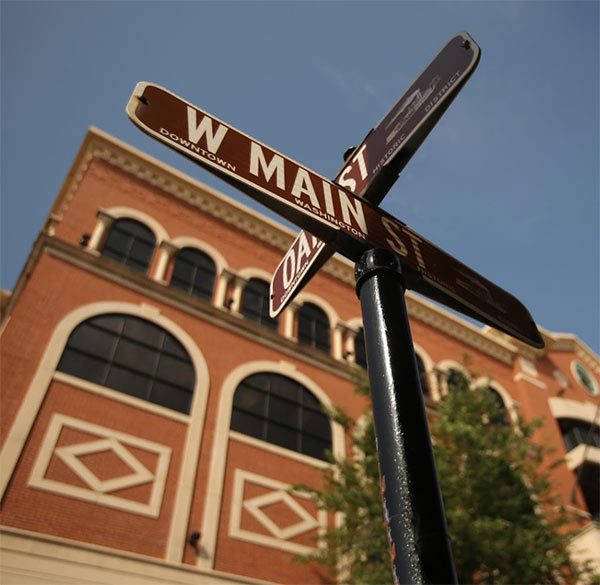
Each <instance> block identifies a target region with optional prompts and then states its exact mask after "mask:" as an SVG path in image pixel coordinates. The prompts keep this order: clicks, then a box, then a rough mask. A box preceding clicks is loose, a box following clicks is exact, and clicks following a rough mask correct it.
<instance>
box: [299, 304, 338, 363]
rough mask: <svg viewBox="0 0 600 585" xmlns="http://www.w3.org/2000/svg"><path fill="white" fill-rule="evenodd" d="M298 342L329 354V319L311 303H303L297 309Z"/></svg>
mask: <svg viewBox="0 0 600 585" xmlns="http://www.w3.org/2000/svg"><path fill="white" fill-rule="evenodd" d="M298 341H299V342H300V343H303V344H304V345H309V346H310V347H315V348H316V349H320V350H322V351H325V352H327V353H329V349H330V343H331V341H330V333H329V319H328V318H327V315H326V314H325V313H324V311H323V310H321V309H320V308H319V307H317V306H316V305H313V304H312V303H304V304H303V305H302V307H300V309H298Z"/></svg>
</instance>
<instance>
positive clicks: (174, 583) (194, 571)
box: [0, 526, 273, 585]
mask: <svg viewBox="0 0 600 585" xmlns="http://www.w3.org/2000/svg"><path fill="white" fill-rule="evenodd" d="M0 558H2V562H1V563H0V582H2V583H7V584H9V583H12V584H17V583H27V584H32V583H35V584H36V585H56V584H57V583H60V584H61V585H81V584H82V583H86V584H87V585H106V584H107V583H119V584H134V583H139V584H141V583H143V584H144V585H165V583H168V584H169V585H240V584H248V585H273V584H272V582H267V581H262V580H259V579H252V578H250V577H243V576H241V575H233V574H231V573H223V572H221V571H212V570H211V571H205V570H202V569H200V568H198V567H193V566H190V565H184V564H182V563H180V562H179V563H170V562H168V561H165V560H164V559H156V558H152V557H148V556H145V555H141V554H136V553H131V552H127V551H121V550H118V549H112V548H108V547H102V546H98V545H94V544H88V543H85V542H78V541H74V540H69V539H66V538H59V537H56V536H50V535H46V534H40V533H38V532H32V531H28V530H20V529H17V528H12V527H10V526H2V532H1V533H0Z"/></svg>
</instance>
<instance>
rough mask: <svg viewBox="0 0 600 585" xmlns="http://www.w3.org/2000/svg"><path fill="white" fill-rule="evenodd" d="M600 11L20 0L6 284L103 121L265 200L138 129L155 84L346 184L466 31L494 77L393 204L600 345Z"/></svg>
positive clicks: (7, 147) (456, 108)
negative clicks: (143, 90) (357, 155)
mask: <svg viewBox="0 0 600 585" xmlns="http://www.w3.org/2000/svg"><path fill="white" fill-rule="evenodd" d="M599 7H600V3H599V2H597V1H585V2H578V1H569V2H560V1H553V2H544V1H537V2H533V1H531V2H518V1H501V2H494V1H486V2H474V1H473V2H455V1H445V2H433V1H431V2H427V1H420V2H408V1H407V2H401V1H396V2H376V1H373V2H366V1H364V2H342V1H338V2H308V1H305V2H276V1H271V2H253V1H247V2H233V1H231V2H191V1H189V2H176V1H174V2H159V1H155V2H142V1H130V2H109V1H105V2H68V1H63V2H53V1H45V2H11V1H7V0H3V1H2V2H0V11H1V14H0V16H1V76H2V77H1V102H0V104H1V200H0V201H1V209H0V211H1V224H0V230H1V231H0V253H1V256H0V286H1V287H2V288H6V289H11V288H12V287H13V286H14V283H15V281H16V279H17V277H18V275H19V272H20V270H21V269H22V266H23V263H24V262H25V260H26V258H27V255H28V253H29V251H30V249H31V245H32V244H33V242H34V240H35V238H36V236H37V234H38V232H39V231H40V229H41V227H42V225H43V222H44V219H45V217H46V215H47V213H48V211H49V208H50V206H51V205H52V202H53V200H54V198H55V197H56V194H57V193H58V190H59V188H60V185H61V183H62V181H63V179H64V177H65V175H66V173H67V171H68V169H69V166H70V164H71V162H72V159H73V157H74V156H75V154H76V152H77V149H78V148H79V146H80V144H81V141H82V139H83V137H84V135H85V133H86V131H87V128H88V127H89V126H90V125H94V126H97V127H99V128H100V129H102V130H104V131H106V132H108V133H110V134H112V135H114V136H116V137H117V138H120V139H121V140H124V141H125V142H127V143H129V144H131V145H133V146H135V147H137V148H139V149H141V150H143V151H144V152H147V153H148V154H150V155H152V156H154V157H156V158H158V159H160V160H161V161H163V162H166V163H168V164H170V165H172V166H175V167H176V168H178V169H180V170H182V171H183V172H185V173H187V174H189V175H191V176H193V177H194V178H196V179H199V180H201V181H203V182H205V183H208V184H210V185H212V186H214V187H216V188H218V189H220V190H221V191H223V192H225V193H227V194H229V195H231V196H233V197H235V198H236V199H238V200H239V201H242V202H243V203H246V204H248V205H251V206H252V207H255V208H258V206H257V205H256V204H254V203H253V202H251V201H250V200H249V199H248V198H247V197H245V196H244V195H242V194H239V193H237V192H235V191H234V190H233V189H231V188H229V187H228V186H226V185H225V184H223V183H222V182H220V181H219V180H218V179H215V178H213V177H212V176H211V175H209V174H208V173H207V172H206V171H204V170H202V169H200V168H199V167H196V166H194V165H193V164H192V163H191V162H189V161H187V160H185V159H183V158H182V157H180V156H178V155H177V154H176V153H173V152H171V151H170V150H168V149H167V148H166V147H164V146H163V145H161V144H159V143H158V142H155V141H153V140H152V139H151V138H149V137H147V136H146V135H144V134H143V133H142V132H140V131H139V130H138V129H137V128H136V127H134V126H133V125H132V124H131V122H130V121H129V120H128V119H127V117H126V115H125V105H126V103H127V101H128V99H129V96H130V94H131V92H132V90H133V87H134V86H135V84H136V82H138V81H142V80H143V81H150V82H153V83H157V84H159V85H162V86H164V87H166V88H168V89H170V90H171V91H173V92H174V93H176V94H178V95H180V96H182V97H183V98H185V99H187V100H188V101H190V102H192V103H194V104H196V105H197V106H198V107H199V108H202V109H204V110H206V111H208V112H210V113H211V114H213V115H215V116H217V117H219V118H221V119H222V120H224V121H226V122H228V123H230V124H231V125H233V126H235V127H236V128H238V129H240V130H242V131H244V132H246V133H247V134H250V135H251V136H254V137H255V138H256V139H257V140H260V141H262V142H264V143H266V144H267V145H269V146H271V147H273V148H275V149H276V150H279V151H280V152H282V153H283V154H285V155H287V156H289V157H291V158H293V159H295V160H297V161H299V162H301V163H303V164H304V165H306V166H308V167H310V168H312V169H314V170H315V171H317V172H319V173H321V174H324V175H326V176H329V177H333V176H334V175H335V173H336V172H337V171H338V170H339V167H340V165H341V162H342V153H343V152H344V150H345V149H346V148H347V147H349V146H352V145H355V144H356V143H357V142H359V141H360V140H361V139H362V138H363V136H364V135H365V134H366V132H367V131H368V130H369V129H370V128H371V127H373V126H374V125H375V124H376V123H377V122H378V121H379V120H380V119H381V117H382V116H383V115H384V114H385V113H386V112H387V111H388V109H389V108H390V107H391V106H392V104H393V103H394V102H395V101H396V100H397V99H398V98H399V97H400V95H401V94H402V93H403V92H404V91H405V90H406V89H407V88H408V86H409V85H410V84H411V83H412V81H413V80H414V79H415V78H416V77H417V76H418V75H419V73H420V72H421V71H422V70H423V69H424V68H425V66H426V65H427V64H428V63H429V61H430V60H431V59H432V58H433V57H434V55H435V54H436V53H437V52H438V51H439V49H440V48H441V47H442V46H443V45H444V44H445V42H446V41H447V40H448V39H449V38H450V37H452V36H453V35H454V34H456V33H457V32H459V31H461V30H466V31H467V32H469V34H471V36H472V37H473V38H474V39H475V40H476V41H477V43H478V44H479V45H480V47H481V49H482V58H481V62H480V64H479V67H478V69H477V71H476V72H475V74H474V75H473V77H472V78H471V80H470V81H469V82H468V83H467V85H466V86H465V88H464V89H463V90H462V92H461V94H460V95H459V96H458V97H457V98H456V100H455V101H454V103H453V104H452V106H451V107H450V109H449V110H448V111H447V112H446V114H445V115H444V117H443V118H442V120H441V121H440V122H439V123H438V125H437V126H436V128H435V129H434V130H433V132H432V133H431V134H430V136H429V137H428V138H427V140H426V141H425V143H424V144H423V145H422V146H421V148H420V149H419V151H418V152H417V153H416V154H415V156H414V157H413V159H412V160H411V162H410V163H409V164H408V166H407V167H406V168H405V169H404V171H403V172H402V174H401V175H400V177H399V179H398V181H397V182H396V184H395V186H394V187H393V188H392V190H391V191H390V192H389V193H388V195H387V196H386V198H385V199H384V201H383V202H382V207H383V208H385V209H386V210H387V211H389V212H390V213H392V214H393V215H395V216H396V217H398V218H399V219H401V220H402V221H404V222H406V223H407V224H408V225H409V226H410V227H411V228H413V229H414V230H416V231H417V232H419V233H420V234H422V235H423V236H425V237H426V238H428V239H429V240H431V241H432V242H434V243H436V244H437V245H438V246H440V247H442V248H443V249H445V250H446V251H447V252H449V253H450V254H452V255H453V256H455V257H456V258H458V259H459V260H461V261H462V262H464V263H466V264H468V265H469V266H470V267H472V268H473V269H475V270H477V271H478V272H480V273H481V274H483V275H484V276H485V277H487V278H489V279H490V280H492V281H493V282H495V283H496V284H498V285H499V286H501V287H503V288H505V289H506V290H508V291H509V292H511V293H512V294H514V295H515V296H517V297H518V298H519V299H520V300H521V301H522V302H523V303H525V305H526V306H527V307H528V308H529V310H530V312H531V313H532V315H533V317H534V318H535V320H536V321H537V322H538V324H539V325H541V326H542V327H544V328H546V329H548V330H550V331H558V332H570V333H574V334H576V335H577V336H578V337H579V338H580V339H581V340H582V341H583V342H584V343H586V344H587V345H588V346H590V347H591V348H592V349H593V350H594V351H596V352H600V314H599V312H600V300H599V288H600V275H599V271H600V258H599V254H600V241H599V236H598V232H599V223H600V209H599V205H600V204H599V199H600V184H599V162H598V161H599V160H600V153H599V135H600V122H599V111H600V100H599V71H600V64H599V54H600V51H599V22H600V16H599ZM261 209H262V208H261ZM273 268H275V267H273Z"/></svg>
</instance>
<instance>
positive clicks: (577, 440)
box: [558, 418, 600, 451]
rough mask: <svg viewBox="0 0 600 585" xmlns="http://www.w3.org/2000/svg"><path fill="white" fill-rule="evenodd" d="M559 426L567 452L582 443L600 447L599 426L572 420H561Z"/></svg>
mask: <svg viewBox="0 0 600 585" xmlns="http://www.w3.org/2000/svg"><path fill="white" fill-rule="evenodd" d="M558 425H559V427H560V432H561V433H562V436H563V441H564V442H565V446H566V447H567V451H570V450H571V449H575V447H577V445H580V444H582V443H583V444H586V445H591V446H592V447H600V427H598V426H597V425H595V424H592V423H589V422H586V421H583V420H577V419H572V418H561V419H559V421H558Z"/></svg>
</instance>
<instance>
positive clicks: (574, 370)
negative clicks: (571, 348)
mask: <svg viewBox="0 0 600 585" xmlns="http://www.w3.org/2000/svg"><path fill="white" fill-rule="evenodd" d="M578 364H579V365H580V366H581V367H583V369H584V370H585V371H586V372H587V374H588V376H589V377H590V378H591V380H592V385H593V386H594V390H595V391H594V392H590V391H589V389H588V388H586V387H585V386H584V385H583V382H582V381H581V380H580V379H579V375H578V374H577V368H576V366H577V365H578ZM570 370H571V376H573V379H574V380H575V382H577V386H579V388H583V390H585V392H586V394H588V395H589V396H592V397H594V398H596V397H597V396H598V394H599V392H600V385H599V384H598V380H597V379H596V377H595V376H594V374H593V373H592V372H590V370H589V369H588V366H586V365H585V364H583V363H581V362H580V361H578V360H571V364H570Z"/></svg>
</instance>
